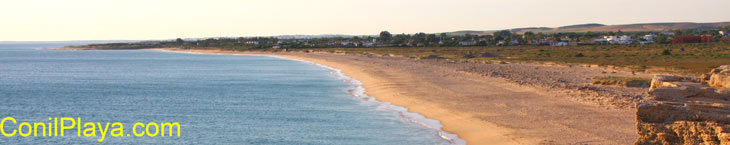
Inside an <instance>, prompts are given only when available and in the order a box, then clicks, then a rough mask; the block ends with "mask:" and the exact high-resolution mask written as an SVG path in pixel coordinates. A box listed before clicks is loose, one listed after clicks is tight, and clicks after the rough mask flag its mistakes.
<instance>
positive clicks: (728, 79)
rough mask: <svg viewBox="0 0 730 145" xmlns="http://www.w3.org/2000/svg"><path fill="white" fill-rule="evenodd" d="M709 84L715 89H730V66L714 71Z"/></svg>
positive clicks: (708, 81)
mask: <svg viewBox="0 0 730 145" xmlns="http://www.w3.org/2000/svg"><path fill="white" fill-rule="evenodd" d="M705 76H710V77H709V80H707V84H708V85H710V86H713V87H719V88H730V65H724V66H720V67H718V68H716V69H712V71H711V72H710V73H709V74H706V75H705Z"/></svg>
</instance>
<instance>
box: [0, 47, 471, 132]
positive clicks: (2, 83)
mask: <svg viewBox="0 0 730 145" xmlns="http://www.w3.org/2000/svg"><path fill="white" fill-rule="evenodd" d="M65 45H69V44H68V43H65V44H64V43H58V44H0V117H2V118H5V117H14V118H16V119H17V120H18V121H22V122H49V121H48V117H74V118H76V117H81V120H82V122H102V123H105V122H121V123H124V134H131V133H132V131H131V130H132V124H133V123H135V122H144V123H147V122H179V123H180V124H181V125H182V129H181V136H180V137H167V136H166V137H159V136H157V137H111V136H110V135H109V133H108V132H107V136H106V137H105V139H104V141H103V143H105V144H277V145H286V144H297V145H298V144H367V145H371V144H394V145H408V144H413V145H424V144H452V143H463V141H461V140H459V139H454V140H452V141H448V140H445V139H443V137H450V138H455V137H454V136H453V135H450V134H448V133H444V132H441V131H440V130H439V129H440V128H441V126H440V125H439V124H438V122H437V121H434V120H428V119H425V118H423V117H422V116H419V115H417V114H412V113H407V112H405V109H404V108H401V107H397V106H392V105H389V104H387V103H380V102H377V101H374V99H372V98H369V97H367V96H364V95H362V94H361V92H362V91H363V90H362V88H361V87H359V86H358V84H359V82H357V81H356V80H351V79H349V78H347V77H345V76H342V75H341V74H340V73H339V72H338V71H337V70H333V69H330V68H326V67H322V66H318V65H316V64H312V63H308V62H302V61H296V60H289V59H283V58H275V57H266V56H240V55H239V56H232V55H204V54H187V53H171V52H162V51H156V50H107V51H103V50H88V51H78V50H48V49H44V48H49V47H58V46H65ZM18 123H20V122H18ZM4 126H5V127H4V129H5V131H6V132H10V131H11V130H13V129H17V127H18V124H12V123H10V122H6V123H5V124H4ZM440 132H441V133H440ZM65 134H66V136H65V137H19V135H17V134H16V136H14V137H4V136H0V144H96V143H98V142H97V140H98V139H99V138H100V136H101V133H100V132H97V133H96V134H97V137H79V136H77V134H76V130H75V129H74V130H67V131H66V133H65Z"/></svg>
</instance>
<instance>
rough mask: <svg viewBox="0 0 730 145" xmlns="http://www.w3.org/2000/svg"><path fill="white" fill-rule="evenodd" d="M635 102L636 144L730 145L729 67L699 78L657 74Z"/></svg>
mask: <svg viewBox="0 0 730 145" xmlns="http://www.w3.org/2000/svg"><path fill="white" fill-rule="evenodd" d="M649 96H650V98H651V99H650V100H651V101H647V102H642V103H639V104H637V113H636V114H637V116H636V119H637V129H638V135H639V137H638V139H637V141H636V143H635V144H637V145H649V144H652V145H653V144H664V145H675V144H682V145H730V101H729V100H730V66H722V67H719V68H717V69H714V70H712V72H710V73H709V74H705V75H703V76H702V77H701V78H692V77H680V76H665V75H657V76H655V77H654V79H653V80H652V82H651V88H650V90H649Z"/></svg>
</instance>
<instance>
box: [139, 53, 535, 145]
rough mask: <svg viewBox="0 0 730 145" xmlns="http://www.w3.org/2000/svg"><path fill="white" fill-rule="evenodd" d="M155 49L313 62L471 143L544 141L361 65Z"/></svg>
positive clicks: (307, 59) (382, 100)
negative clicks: (422, 97) (410, 92)
mask: <svg viewBox="0 0 730 145" xmlns="http://www.w3.org/2000/svg"><path fill="white" fill-rule="evenodd" d="M153 50H161V51H168V52H181V53H199V54H218V55H259V56H274V57H283V58H288V59H294V60H301V61H307V62H312V63H316V64H320V65H323V66H327V67H331V68H335V69H339V70H340V71H341V73H343V74H344V75H345V76H348V77H351V78H353V79H356V80H359V81H360V82H361V83H362V85H361V86H362V87H363V88H365V89H366V90H367V91H366V92H364V93H365V94H366V95H368V96H371V97H373V98H376V99H377V100H379V101H381V102H388V103H391V104H393V105H396V106H402V107H404V108H407V109H408V112H413V113H416V114H421V115H423V116H425V117H426V118H430V119H434V120H438V121H439V122H441V124H442V125H443V127H442V128H441V130H443V131H445V132H449V133H454V134H456V135H457V136H458V137H459V138H461V139H464V140H466V142H467V143H468V144H495V145H498V144H538V143H539V142H540V141H542V140H541V139H539V138H530V137H526V136H519V137H509V136H508V135H510V134H515V130H513V129H511V128H506V127H501V126H499V125H496V124H493V123H490V122H485V121H481V120H476V119H467V118H471V117H472V116H474V114H458V113H454V112H452V111H449V110H448V109H445V108H442V107H440V106H441V105H440V104H434V103H427V102H423V101H419V100H413V99H407V98H405V97H399V93H398V92H399V91H398V90H392V89H388V88H382V87H377V86H378V85H380V84H387V83H388V81H387V80H384V79H383V78H377V77H375V76H372V75H370V74H367V73H364V72H361V71H358V70H363V69H365V68H361V67H358V66H350V65H346V64H341V63H337V62H332V61H327V60H323V59H315V58H308V57H301V56H294V55H277V54H272V53H256V52H234V51H221V50H182V49H169V48H153ZM386 96H391V97H386ZM485 135H486V136H485Z"/></svg>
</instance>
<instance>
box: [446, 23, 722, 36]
mask: <svg viewBox="0 0 730 145" xmlns="http://www.w3.org/2000/svg"><path fill="white" fill-rule="evenodd" d="M724 26H730V22H717V23H691V22H680V23H644V24H624V25H604V24H597V23H589V24H579V25H569V26H562V27H557V28H550V27H528V28H514V29H510V31H512V32H515V33H519V34H521V33H525V32H527V31H531V32H535V33H538V32H543V33H558V32H588V31H591V32H606V31H619V30H621V31H624V32H629V31H667V30H677V29H715V28H717V27H724ZM495 31H496V30H487V31H456V32H447V34H449V35H464V34H466V33H469V34H476V35H484V34H491V33H493V32H495Z"/></svg>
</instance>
